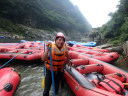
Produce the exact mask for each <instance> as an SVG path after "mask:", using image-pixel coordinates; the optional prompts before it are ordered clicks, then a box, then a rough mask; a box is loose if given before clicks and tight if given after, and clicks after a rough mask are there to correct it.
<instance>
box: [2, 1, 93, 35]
mask: <svg viewBox="0 0 128 96" xmlns="http://www.w3.org/2000/svg"><path fill="white" fill-rule="evenodd" d="M0 6H1V7H0V10H1V11H0V16H1V17H4V18H7V19H9V20H10V21H12V22H13V23H19V24H24V25H27V26H31V27H35V28H42V29H47V30H53V29H54V30H55V29H58V28H59V29H62V30H64V31H66V32H70V31H71V30H74V29H75V30H76V31H79V32H81V33H84V32H89V31H90V30H91V26H90V24H89V23H88V21H87V20H86V19H85V18H84V17H83V15H82V14H81V12H80V11H79V9H78V7H77V6H74V5H73V4H72V3H71V2H70V1H69V0H1V1H0Z"/></svg>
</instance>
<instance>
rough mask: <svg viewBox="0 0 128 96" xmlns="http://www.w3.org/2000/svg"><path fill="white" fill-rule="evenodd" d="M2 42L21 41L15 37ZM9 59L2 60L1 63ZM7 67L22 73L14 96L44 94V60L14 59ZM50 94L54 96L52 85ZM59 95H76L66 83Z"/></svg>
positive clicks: (37, 95)
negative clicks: (22, 60) (26, 60)
mask: <svg viewBox="0 0 128 96" xmlns="http://www.w3.org/2000/svg"><path fill="white" fill-rule="evenodd" d="M1 42H5V43H8V42H13V43H16V42H20V40H14V39H9V40H8V39H2V40H1ZM5 62H7V61H5V60H4V61H1V63H0V64H1V65H2V64H4V63H5ZM6 67H13V68H15V69H16V70H18V71H19V72H20V74H21V82H20V85H19V87H18V89H17V91H16V93H15V94H14V96H43V89H42V88H41V82H42V80H43V77H44V75H43V72H44V64H43V62H41V61H40V62H21V61H14V60H12V61H11V62H10V63H8V65H7V66H6ZM50 96H53V89H52V87H51V90H50ZM58 96H74V94H73V92H72V91H71V89H70V88H69V87H68V85H67V84H66V83H65V86H64V88H63V89H61V88H60V90H59V94H58Z"/></svg>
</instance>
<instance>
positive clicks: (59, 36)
mask: <svg viewBox="0 0 128 96" xmlns="http://www.w3.org/2000/svg"><path fill="white" fill-rule="evenodd" d="M59 38H63V37H61V36H58V37H56V38H55V41H56V40H57V39H59ZM63 39H64V42H65V38H63Z"/></svg>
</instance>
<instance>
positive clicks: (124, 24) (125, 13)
mask: <svg viewBox="0 0 128 96" xmlns="http://www.w3.org/2000/svg"><path fill="white" fill-rule="evenodd" d="M117 7H118V10H117V11H116V12H115V13H110V14H109V15H110V16H111V20H110V21H109V22H108V23H106V24H104V25H103V26H102V27H101V28H97V29H95V31H94V33H96V32H97V34H98V35H100V37H102V38H100V39H101V40H102V41H105V43H106V42H111V43H116V44H121V43H123V42H125V41H127V40H128V0H120V4H119V5H118V6H117ZM101 35H103V36H101Z"/></svg>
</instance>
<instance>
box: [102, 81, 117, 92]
mask: <svg viewBox="0 0 128 96" xmlns="http://www.w3.org/2000/svg"><path fill="white" fill-rule="evenodd" d="M101 82H104V83H106V84H107V85H108V86H109V87H111V88H112V89H113V90H115V92H116V93H117V94H119V92H118V91H117V90H116V89H115V88H113V87H112V86H111V85H110V84H109V83H108V82H105V81H101ZM100 85H101V84H100ZM103 87H104V86H103ZM105 89H106V88H105ZM107 90H108V89H107ZM108 91H110V90H108Z"/></svg>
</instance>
